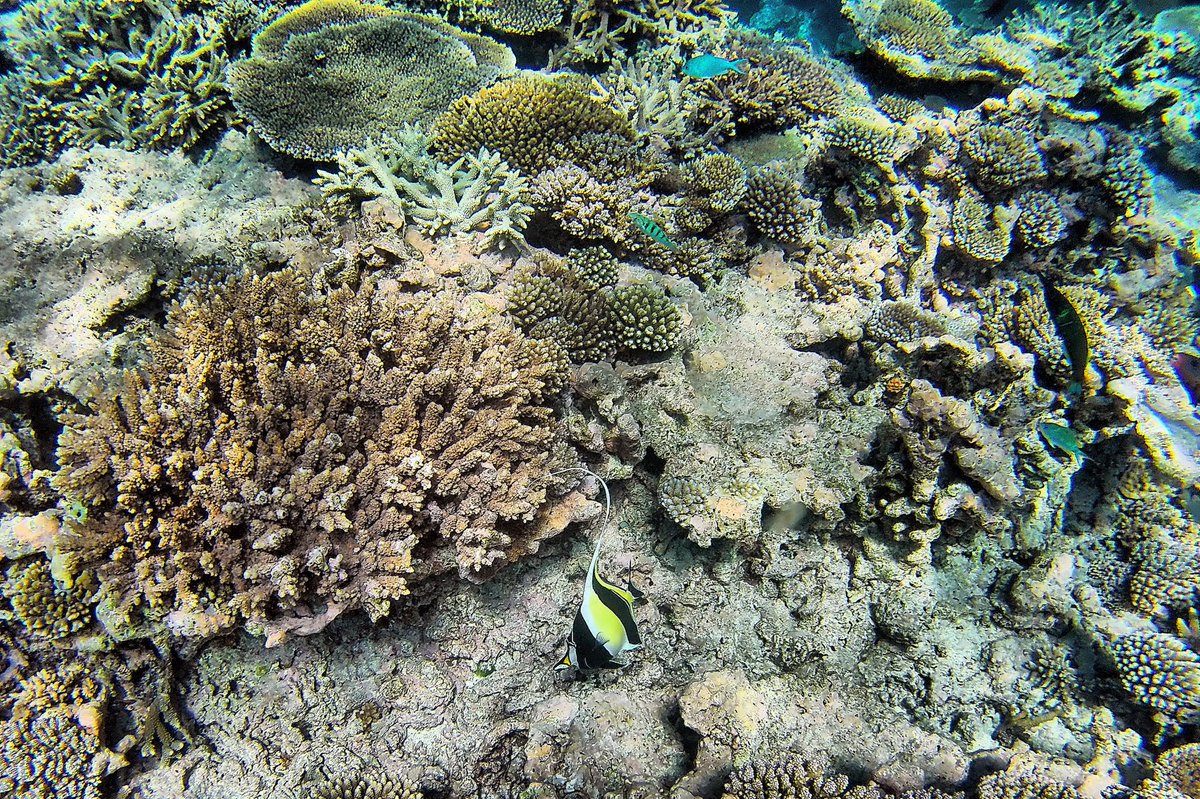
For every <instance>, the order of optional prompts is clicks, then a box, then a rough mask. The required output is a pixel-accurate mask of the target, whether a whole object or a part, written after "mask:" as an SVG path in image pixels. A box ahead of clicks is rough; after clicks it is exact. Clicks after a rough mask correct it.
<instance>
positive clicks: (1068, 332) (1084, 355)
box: [1039, 275, 1090, 394]
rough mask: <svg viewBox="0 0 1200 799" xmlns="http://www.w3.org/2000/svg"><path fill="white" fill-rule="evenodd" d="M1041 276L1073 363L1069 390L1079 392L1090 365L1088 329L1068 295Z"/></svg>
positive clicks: (1068, 357)
mask: <svg viewBox="0 0 1200 799" xmlns="http://www.w3.org/2000/svg"><path fill="white" fill-rule="evenodd" d="M1039 277H1040V278H1041V279H1042V290H1043V291H1044V292H1045V296H1046V309H1047V310H1049V311H1050V318H1051V319H1052V320H1053V322H1054V332H1055V333H1058V337H1059V338H1061V339H1062V342H1063V349H1064V350H1066V353H1067V360H1068V361H1070V363H1071V385H1070V386H1069V387H1068V388H1067V391H1068V392H1069V393H1071V394H1078V393H1079V392H1081V391H1083V377H1084V375H1085V374H1086V373H1087V366H1088V353H1089V351H1090V348H1089V346H1088V337H1087V330H1086V329H1085V328H1084V326H1083V320H1082V319H1080V318H1079V312H1078V311H1076V310H1075V306H1074V305H1072V304H1071V301H1070V300H1068V299H1067V297H1066V295H1065V294H1063V293H1062V292H1061V291H1059V290H1058V289H1057V288H1055V287H1054V286H1052V285H1050V281H1049V280H1047V279H1046V277H1045V275H1039Z"/></svg>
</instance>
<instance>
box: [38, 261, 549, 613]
mask: <svg viewBox="0 0 1200 799" xmlns="http://www.w3.org/2000/svg"><path fill="white" fill-rule="evenodd" d="M454 307H455V298H454V297H452V296H450V295H414V296H408V295H404V294H402V293H400V292H399V290H398V289H397V288H395V287H394V286H390V285H389V286H386V287H381V286H377V285H375V284H374V283H372V282H370V281H366V282H364V283H362V284H361V285H360V286H359V288H357V289H353V290H352V289H349V288H339V289H334V290H332V291H329V292H328V293H320V292H316V291H313V290H310V289H308V288H307V287H306V286H305V281H304V279H303V278H302V277H301V276H300V275H299V274H298V273H296V272H293V271H290V270H287V271H282V272H276V273H272V274H270V275H267V276H263V277H246V278H240V279H235V280H233V281H231V282H229V283H227V284H225V285H220V286H209V287H205V288H204V289H203V290H202V291H200V292H197V293H195V294H193V295H191V297H190V298H189V299H188V300H187V301H186V302H184V303H183V304H181V305H179V306H177V307H176V308H175V309H173V311H172V312H171V315H170V319H169V321H168V325H167V333H166V336H165V337H164V338H162V339H159V340H156V341H155V342H153V343H152V344H151V346H150V353H151V358H150V361H149V363H148V366H147V371H146V372H144V373H139V372H132V371H131V372H127V373H126V375H125V385H124V389H123V390H122V391H121V392H120V393H119V394H118V395H117V396H116V397H113V398H109V399H106V400H103V401H102V402H101V403H100V405H99V407H98V408H97V409H96V412H95V413H94V414H88V415H75V416H72V417H71V418H70V420H69V421H70V425H71V428H70V430H69V431H68V433H67V434H66V435H65V436H64V438H63V441H62V442H61V445H60V449H59V460H60V463H61V464H62V469H61V472H60V474H59V475H58V477H57V484H58V485H59V487H60V488H61V490H62V491H63V493H64V494H65V495H66V496H67V497H69V498H71V500H73V501H77V502H80V503H82V504H84V505H85V506H87V508H88V514H87V518H86V520H85V521H84V522H83V523H81V524H79V525H77V528H76V529H77V531H78V535H77V536H76V537H75V538H74V539H73V540H71V541H70V542H69V546H70V549H71V551H72V553H73V557H74V558H76V559H77V560H78V562H79V563H82V564H88V565H91V566H94V568H95V572H96V574H97V576H98V578H99V580H100V592H99V597H100V609H99V611H98V616H99V618H100V619H101V621H103V622H104V623H105V624H106V626H107V627H108V628H109V630H110V631H112V632H113V633H114V634H122V633H125V634H128V633H130V632H134V631H137V630H138V629H140V628H141V623H142V622H152V623H153V622H160V621H163V620H165V621H166V622H167V624H168V625H169V626H171V627H172V629H174V630H176V632H177V633H179V634H181V635H189V634H190V635H198V634H203V633H205V632H211V631H212V628H213V627H217V628H219V627H221V626H228V625H229V624H233V623H237V622H238V621H245V622H247V623H251V624H252V625H254V626H256V627H259V628H262V629H267V628H269V627H270V625H271V624H273V623H276V624H284V623H285V622H284V621H281V619H284V618H285V617H286V618H289V619H290V618H293V617H299V618H301V619H303V618H306V614H307V613H308V610H307V608H310V607H312V606H314V605H321V606H325V610H324V614H325V615H324V616H323V617H322V618H324V620H325V621H326V622H327V621H328V619H330V618H332V617H334V616H336V615H337V613H338V612H341V611H342V610H346V609H354V608H364V609H366V610H367V612H368V613H369V614H370V616H371V617H372V618H375V619H378V618H380V617H382V616H383V615H385V614H386V613H387V612H388V610H389V607H390V605H391V602H392V601H393V600H396V599H399V598H400V597H402V596H404V595H406V594H408V593H409V592H410V591H411V590H413V588H414V587H415V586H416V585H417V584H418V583H419V582H420V580H422V579H423V578H425V577H427V576H429V575H432V574H438V573H441V572H445V571H451V570H457V571H458V573H459V574H460V575H461V576H463V577H466V578H469V579H483V578H485V577H487V576H488V575H489V574H490V573H491V572H492V571H494V570H495V569H496V568H498V567H499V566H501V565H503V564H504V563H507V562H511V561H512V560H515V559H516V558H518V557H520V556H521V555H522V554H524V553H526V552H529V551H535V550H536V549H537V548H538V546H539V537H544V536H545V535H549V534H552V533H551V531H550V530H549V528H547V527H545V526H539V524H538V522H537V519H538V515H539V513H540V512H541V510H542V509H543V508H544V507H545V506H546V504H547V491H548V490H549V489H550V488H551V487H552V486H554V485H555V484H556V482H557V480H556V478H554V477H553V476H552V474H551V472H552V470H553V469H554V468H555V466H557V465H560V464H561V463H562V462H563V461H564V459H565V457H566V453H565V451H564V449H563V448H562V447H561V446H560V445H559V444H558V442H557V434H556V432H555V425H554V419H553V411H552V409H551V407H550V404H549V403H550V401H551V392H553V391H555V390H557V387H558V386H560V385H561V383H562V375H561V374H560V373H559V369H560V368H561V360H557V359H554V358H552V357H550V355H549V353H548V351H547V350H546V348H545V347H544V345H535V344H533V343H532V342H530V341H528V340H527V339H525V337H523V336H521V335H520V334H519V333H518V332H516V331H514V330H513V329H512V328H511V327H509V326H508V325H507V324H505V323H504V322H503V320H501V319H500V318H498V317H495V316H483V317H479V318H467V317H463V316H458V315H456V312H455V310H454ZM185 476H186V477H185ZM314 626H315V629H319V628H320V626H322V625H321V624H320V623H315V624H314Z"/></svg>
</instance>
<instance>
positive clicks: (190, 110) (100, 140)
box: [0, 0, 233, 165]
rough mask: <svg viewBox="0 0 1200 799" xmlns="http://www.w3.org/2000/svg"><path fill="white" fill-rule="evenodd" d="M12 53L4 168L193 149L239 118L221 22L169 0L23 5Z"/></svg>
mask: <svg viewBox="0 0 1200 799" xmlns="http://www.w3.org/2000/svg"><path fill="white" fill-rule="evenodd" d="M3 49H4V53H5V56H6V59H7V60H8V62H9V63H11V64H14V65H17V66H16V68H14V69H12V70H8V71H6V72H5V73H4V74H3V76H0V164H3V165H12V164H25V163H31V162H33V161H36V160H41V159H51V158H53V157H54V156H56V155H57V154H58V153H59V152H61V151H62V150H63V149H64V148H66V147H70V146H73V145H91V144H115V145H119V146H122V147H130V148H132V147H144V148H155V149H164V150H165V149H171V148H176V147H185V148H187V147H193V146H195V145H196V144H198V143H199V142H200V141H201V139H202V138H203V137H204V136H205V135H206V134H208V133H209V132H210V131H212V130H216V129H219V128H221V127H223V126H226V125H228V124H229V123H230V122H231V121H232V118H233V109H232V106H231V104H230V100H229V94H228V92H227V91H226V89H225V83H224V71H225V68H226V65H227V63H228V61H229V47H228V43H227V41H226V37H225V34H224V30H223V27H222V25H221V22H220V21H219V20H218V19H214V18H210V17H206V16H201V15H197V14H190V13H184V12H183V11H182V10H181V9H180V7H179V6H177V5H176V4H175V3H174V2H171V1H170V0H149V2H141V1H140V0H108V1H107V2H99V3H84V2H66V1H65V0H37V1H36V2H30V3H24V4H23V5H22V6H21V7H20V8H19V10H18V11H17V12H16V14H15V16H14V18H13V20H12V23H11V24H10V25H9V26H7V27H6V35H5V37H4V39H3Z"/></svg>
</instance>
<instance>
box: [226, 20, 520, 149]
mask: <svg viewBox="0 0 1200 799" xmlns="http://www.w3.org/2000/svg"><path fill="white" fill-rule="evenodd" d="M325 1H326V0H310V3H309V4H308V5H309V6H311V5H312V4H313V3H318V4H323V3H324V2H325ZM344 5H345V6H352V5H353V3H350V2H348V0H341V2H340V3H339V9H340V8H341V7H342V6H344ZM301 8H305V7H301ZM371 8H372V7H370V6H366V7H364V11H363V12H362V15H361V17H362V18H361V19H357V20H354V21H350V22H345V23H337V24H335V23H333V22H330V21H324V24H321V25H317V26H315V27H313V28H312V29H311V30H310V29H309V28H310V26H311V22H310V19H309V17H310V16H311V14H310V15H306V16H303V17H302V18H301V20H300V22H298V23H297V22H295V21H294V19H293V17H292V15H294V14H298V13H299V12H300V10H301V9H297V10H295V11H292V12H289V14H285V15H284V16H283V17H281V18H280V19H279V20H277V21H276V22H275V23H273V25H272V27H268V28H267V29H266V30H264V31H263V32H262V33H260V34H259V35H258V36H257V37H255V47H254V51H253V54H252V56H251V57H250V58H247V59H244V60H242V61H239V62H237V63H236V64H234V65H233V67H232V69H231V70H230V77H229V80H230V87H231V92H232V97H233V101H234V103H235V105H236V106H237V108H238V110H239V111H240V112H241V113H242V114H243V115H245V116H246V118H247V119H249V120H250V122H251V124H252V125H253V126H254V129H255V130H256V131H257V132H258V133H259V135H261V136H262V137H263V139H265V140H266V141H267V143H268V144H270V145H271V147H272V148H274V149H276V150H278V151H280V152H284V153H287V154H288V155H292V156H295V157H297V158H307V159H311V160H318V161H320V160H332V159H333V158H335V157H337V156H338V155H339V154H341V153H343V152H345V151H347V150H349V149H351V148H355V147H359V148H361V147H365V146H367V145H369V144H371V143H372V142H374V141H378V140H380V139H382V138H383V137H385V136H387V135H400V134H401V131H402V126H403V125H405V124H406V123H414V122H416V123H420V124H428V123H429V122H430V121H431V120H432V119H433V118H434V117H435V116H437V115H438V114H440V113H442V112H443V111H445V109H446V108H447V107H448V106H449V105H450V104H451V102H452V101H455V100H458V99H459V98H461V97H463V96H464V95H467V94H469V93H470V92H472V91H475V90H476V89H478V88H479V87H481V86H483V85H485V84H487V83H489V82H491V81H492V80H494V79H495V78H497V77H498V76H500V75H503V74H506V73H509V72H511V71H513V69H514V67H515V60H514V58H513V54H512V52H511V51H510V50H508V48H506V47H504V46H503V45H500V44H498V43H496V42H494V41H492V40H491V39H488V38H487V37H484V36H479V35H476V34H470V33H465V32H463V31H460V30H458V29H457V28H455V27H453V26H452V25H449V24H448V23H446V22H444V21H443V20H441V19H440V18H438V17H432V16H428V15H423V14H410V13H406V12H392V13H388V14H381V13H379V12H378V11H371V10H370V9H371ZM335 18H336V17H335ZM289 20H293V21H291V22H289ZM275 26H282V27H283V30H282V31H281V30H279V29H278V28H276V27H275ZM293 27H295V28H298V30H295V31H293V30H292V28H293ZM478 151H479V148H478V147H474V148H471V149H470V151H469V152H470V153H472V154H474V153H477V152H478ZM466 154H467V153H466V152H463V153H459V154H458V155H456V156H455V158H457V157H459V156H463V155H466Z"/></svg>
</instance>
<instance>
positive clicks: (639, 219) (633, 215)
mask: <svg viewBox="0 0 1200 799" xmlns="http://www.w3.org/2000/svg"><path fill="white" fill-rule="evenodd" d="M629 218H630V219H632V220H633V223H634V224H635V225H637V226H638V228H639V229H640V230H641V231H642V232H643V233H645V234H646V235H647V236H649V237H650V238H652V239H654V240H655V241H657V242H658V243H659V244H661V245H662V246H664V247H666V248H667V249H668V250H677V249H679V245H678V244H676V243H675V242H673V241H671V237H670V236H668V235H667V231H665V230H663V229H662V227H660V226H659V224H658V223H657V222H655V221H654V220H653V219H651V218H650V217H648V216H646V215H645V214H639V213H637V212H636V211H630V212H629Z"/></svg>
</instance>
